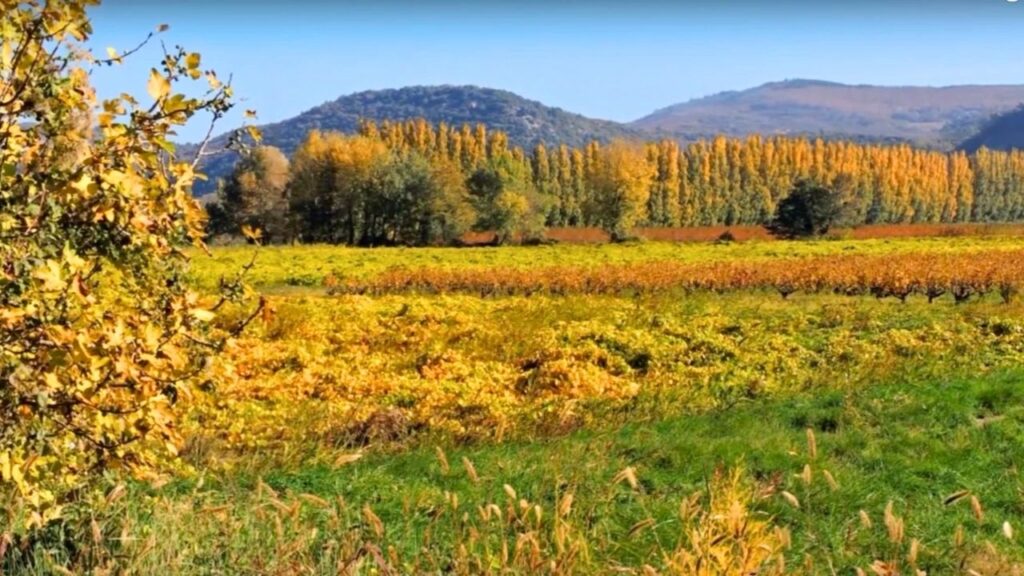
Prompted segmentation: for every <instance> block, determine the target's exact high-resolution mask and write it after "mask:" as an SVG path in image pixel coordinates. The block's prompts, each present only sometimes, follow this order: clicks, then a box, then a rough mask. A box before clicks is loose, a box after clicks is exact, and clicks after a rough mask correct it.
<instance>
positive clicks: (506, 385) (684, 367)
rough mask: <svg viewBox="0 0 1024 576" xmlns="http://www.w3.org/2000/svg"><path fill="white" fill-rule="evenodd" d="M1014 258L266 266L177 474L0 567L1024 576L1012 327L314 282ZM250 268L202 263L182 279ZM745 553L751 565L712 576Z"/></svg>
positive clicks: (397, 258) (467, 256) (390, 259)
mask: <svg viewBox="0 0 1024 576" xmlns="http://www.w3.org/2000/svg"><path fill="white" fill-rule="evenodd" d="M1020 246H1021V243H1020V241H1019V240H1013V239H1010V238H994V237H993V238H955V239H950V238H945V239H899V240H866V241H821V242H807V243H789V242H756V241H752V242H745V243H738V244H729V245H710V244H703V245H694V244H686V245H681V244H668V243H657V242H650V243H642V244H636V245H601V246H585V245H557V246H543V247H533V248H497V249H496V248H472V249H416V250H412V249H397V248H395V249H374V250H357V249H348V248H339V247H326V246H313V247H272V248H264V249H260V252H259V256H258V260H257V262H258V263H257V266H256V267H255V268H254V270H253V272H254V280H255V284H256V285H257V286H259V287H260V288H261V289H263V290H264V291H268V292H271V293H272V294H271V296H270V297H269V300H268V301H269V303H270V307H271V309H272V313H271V314H269V316H268V317H267V318H265V319H263V320H261V322H260V323H259V324H258V325H255V326H253V327H251V329H250V331H249V332H248V333H247V334H245V335H244V336H243V337H242V338H240V339H239V340H238V341H237V342H236V343H235V344H234V345H233V346H232V347H230V348H229V349H228V350H227V351H226V352H225V355H224V356H223V357H222V358H221V361H220V362H218V363H216V364H215V365H214V366H213V370H212V373H211V377H212V381H214V382H219V383H220V384H219V387H218V388H216V390H215V391H216V394H210V395H207V394H197V395H196V396H195V399H194V400H193V401H192V403H190V404H188V410H189V412H188V413H187V415H186V417H185V418H184V419H183V420H182V430H183V431H184V433H185V434H186V436H187V437H188V440H189V442H188V444H187V445H186V446H184V447H183V448H184V450H183V455H184V457H185V460H186V462H188V463H190V464H191V465H192V467H193V468H192V469H191V470H184V471H179V473H178V475H177V476H175V477H174V478H173V479H172V480H171V482H170V483H168V484H166V485H163V486H153V485H147V484H141V483H130V484H129V485H128V486H127V490H123V489H119V488H114V484H115V483H116V482H117V480H116V479H115V478H113V477H112V478H111V491H110V492H109V494H108V496H107V498H106V500H105V502H103V503H101V505H98V506H97V507H95V508H94V509H92V510H91V511H90V512H89V513H88V515H87V516H85V517H81V518H76V519H74V521H72V522H68V523H67V524H65V525H63V526H55V527H54V528H53V530H52V531H51V532H49V533H47V534H45V535H43V536H41V537H39V538H37V539H36V540H34V541H31V542H20V543H18V542H13V541H9V540H5V539H4V537H3V536H2V535H0V572H2V573H3V574H18V575H20V574H26V575H32V576H37V575H41V574H52V573H62V574H66V573H68V571H70V572H72V573H94V574H104V573H122V572H123V573H132V574H134V573H139V574H149V573H171V574H260V575H263V574H273V575H277V574H281V575H284V574H289V575H290V574H339V573H341V574H421V573H429V574H440V573H446V574H447V573H455V574H481V573H489V574H537V573H546V574H609V573H616V574H619V573H623V574H645V575H647V574H656V573H665V574H669V573H672V574H686V575H687V576H690V575H691V574H701V575H703V576H721V575H725V574H729V575H732V574H737V573H743V574H746V573H750V572H752V571H754V570H755V569H756V570H760V572H759V573H760V574H761V575H762V576H767V575H768V574H781V573H786V574H808V575H809V574H853V573H855V569H857V568H860V569H862V570H865V571H866V572H867V573H875V574H880V575H882V576H895V575H896V574H914V573H915V572H914V571H915V570H923V571H926V572H927V573H928V574H954V573H967V572H966V571H967V570H974V571H975V572H977V573H978V574H981V575H983V576H1004V575H1005V576H1015V575H1019V574H1020V573H1021V570H1024V553H1022V552H1021V547H1020V546H1019V542H1020V538H1021V537H1022V535H1024V481H1022V479H1021V478H1020V476H1019V470H1018V463H1019V462H1024V368H1022V367H1021V366H1022V365H1024V363H1022V358H1024V324H1022V320H1021V318H1024V303H1020V302H1016V303H1011V304H1002V303H1000V302H999V297H998V295H995V294H990V295H988V296H986V297H984V298H979V299H972V300H971V301H969V302H967V303H966V304H959V305H957V304H954V303H953V301H952V299H951V298H949V297H944V298H942V299H939V300H937V301H936V302H935V303H933V304H929V303H927V302H926V300H925V299H924V298H923V297H917V296H912V297H911V298H909V299H908V301H907V302H905V303H902V302H899V301H897V300H895V299H889V300H876V299H874V298H869V297H849V296H837V295H832V294H804V293H797V294H794V295H793V296H791V297H790V298H789V299H788V300H783V299H781V298H779V297H778V295H777V294H774V293H769V292H764V291H739V292H731V293H727V294H713V293H708V292H696V293H692V294H684V293H677V292H673V291H666V292H661V293H657V294H639V295H631V296H630V295H627V296H612V295H595V296H584V295H579V294H568V295H565V296H546V295H533V296H529V297H527V296H509V297H493V298H478V297H474V296H470V295H465V294H448V295H408V294H392V295H384V296H376V297H369V296H356V295H345V296H337V297H329V296H326V295H325V292H326V291H325V289H324V288H323V287H322V286H321V282H322V279H323V277H324V276H326V275H327V274H331V273H335V272H336V271H339V270H344V271H345V273H346V274H352V275H355V276H359V277H364V278H366V277H370V276H372V275H374V274H378V273H380V272H381V271H383V270H386V269H388V268H389V267H392V266H407V267H410V268H415V267H425V266H426V267H436V266H450V267H493V266H505V267H524V268H528V267H530V266H538V265H552V264H561V263H569V262H571V263H575V264H580V265H584V266H594V267H600V266H601V265H603V264H605V263H610V262H639V261H666V260H680V261H691V262H700V261H708V260H717V259H744V260H755V261H756V260H759V259H772V258H780V257H789V256H803V255H829V254H842V253H850V252H853V253H863V254H897V253H905V252H922V251H923V252H928V251H931V252H934V251H942V252H951V253H957V254H963V255H964V256H965V258H968V257H969V254H971V253H972V252H974V251H976V250H981V249H1003V248H1005V249H1014V248H1020ZM251 254H252V250H251V249H248V248H243V247H236V248H218V249H216V250H214V252H213V256H212V257H211V258H209V259H203V258H200V259H198V260H197V264H196V269H195V275H196V276H195V278H196V282H197V283H198V285H199V286H200V287H201V288H207V287H209V286H211V285H212V284H213V283H214V282H215V280H214V279H215V278H216V277H217V275H218V274H220V273H222V272H226V271H228V270H231V269H234V268H235V267H236V266H237V265H239V264H240V263H242V262H243V261H245V260H246V259H247V258H249V257H251ZM221 312H222V313H223V314H222V315H223V316H225V318H222V320H230V318H227V317H229V316H231V314H240V313H242V311H234V312H230V311H228V312H225V311H221ZM228 373H235V374H236V376H237V377H231V378H223V379H221V378H219V377H218V376H219V375H224V374H228ZM396 414H397V416H395V415H396ZM382 419H383V425H380V426H378V424H379V422H380V421H381V420H382ZM389 419H391V420H389ZM374 422H377V423H378V424H374V425H373V426H371V425H370V423H374ZM394 422H399V423H400V426H397V428H399V429H400V432H399V433H390V432H389V430H390V429H389V425H390V424H393V423H394ZM552 423H554V425H552ZM374 426H378V428H382V429H383V430H384V432H385V433H383V434H376V435H375V434H370V433H368V432H367V431H368V430H373V429H375V428H374ZM392 428H395V427H392ZM808 430H810V431H811V432H810V434H811V435H813V438H814V441H813V446H814V449H813V450H812V448H811V443H810V441H809V436H808V434H809V433H808ZM826 473H827V474H826ZM830 477H831V478H832V479H834V481H835V483H836V485H835V486H832V482H831V481H830V479H829V478H830ZM570 496H571V499H570ZM951 496H956V497H955V498H953V499H952V500H954V501H951V502H946V501H947V500H950V497H951ZM975 500H976V502H975ZM890 502H891V507H890V506H889V503H890ZM887 508H888V510H889V511H888V512H886V510H887ZM865 517H866V518H867V521H868V522H865V520H864V518H865ZM868 523H870V525H868ZM1004 523H1008V526H1009V528H1010V530H1007V529H1006V528H1004ZM960 527H962V533H963V536H962V537H959V538H958V537H956V536H955V535H956V534H957V532H958V530H960V529H961V528H960ZM1013 530H1016V532H1017V533H1016V534H1012V531H1013ZM753 551H759V552H757V553H758V554H762V555H763V556H764V558H760V557H759V559H758V560H757V566H755V567H754V568H751V565H745V566H744V568H743V569H742V570H740V569H739V568H737V566H738V565H739V564H737V563H736V562H733V561H730V562H732V563H730V564H729V565H728V566H729V567H727V568H721V567H720V568H707V567H708V566H711V565H712V564H709V563H713V562H714V561H716V560H715V559H716V558H718V559H721V558H726V557H728V558H735V556H736V555H737V554H741V555H742V554H747V555H750V554H752V553H753ZM702 554H703V556H702ZM780 555H781V558H782V559H784V562H785V569H784V570H783V569H781V568H780V564H778V561H779V557H780ZM694 558H699V559H700V560H701V562H704V564H702V566H704V567H705V568H704V571H703V572H699V571H697V570H696V569H694V568H693V566H694V565H693V564H692V563H690V564H687V563H686V562H688V561H690V560H693V559H694ZM762 560H763V562H762ZM876 562H884V563H885V565H880V564H875V563H876Z"/></svg>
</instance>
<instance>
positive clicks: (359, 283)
mask: <svg viewBox="0 0 1024 576" xmlns="http://www.w3.org/2000/svg"><path fill="white" fill-rule="evenodd" d="M1022 258H1024V252H1022V251H1021V250H988V251H979V252H977V253H974V254H971V255H970V257H969V258H967V257H965V256H964V255H963V254H956V255H952V254H942V253H934V252H930V253H911V254H894V255H885V256H878V255H870V256H869V255H863V256H860V255H850V256H847V255H835V256H818V257H809V258H801V259H787V258H778V259H772V260H768V261H757V260H749V261H723V262H711V263H701V264H687V263H681V262H651V263H632V264H621V265H612V266H602V267H582V266H571V265H563V266H549V267H531V268H529V269H521V268H509V267H505V268H482V269H481V268H476V269H471V268H392V269H390V270H388V271H386V272H384V273H382V274H379V275H377V276H375V277H372V278H370V279H366V280H348V281H344V280H339V279H337V278H334V277H329V278H327V279H326V281H325V283H326V284H327V286H328V289H329V290H330V291H332V292H334V293H358V294H392V293H402V292H418V293H431V294H433V293H448V292H457V293H468V294H477V295H480V296H507V295H531V294H555V295H564V294H628V293H649V292H658V291H666V290H681V291H695V290H700V291H711V292H726V291H734V290H774V291H776V292H778V293H779V294H781V295H782V296H783V297H788V296H789V295H790V294H793V293H795V292H805V293H821V292H834V293H837V294H845V295H850V296H854V295H873V296H876V297H879V298H885V297H895V298H898V299H900V300H905V299H906V298H907V297H909V296H911V295H915V294H917V295H922V296H925V297H927V298H928V300H929V301H931V300H934V299H936V298H938V297H940V296H943V295H946V294H950V295H952V296H953V298H954V299H955V300H956V301H957V302H963V301H966V300H967V299H969V298H971V297H972V296H983V295H985V294H988V293H990V292H998V293H999V294H1000V295H1001V297H1002V298H1003V300H1004V301H1007V302H1009V301H1010V300H1012V299H1013V298H1014V297H1015V296H1016V295H1017V293H1018V292H1019V291H1020V290H1021V288H1022V287H1024V270H1022V269H1021V267H1020V264H1019V263H1020V262H1021V261H1022V260H1021V259H1022Z"/></svg>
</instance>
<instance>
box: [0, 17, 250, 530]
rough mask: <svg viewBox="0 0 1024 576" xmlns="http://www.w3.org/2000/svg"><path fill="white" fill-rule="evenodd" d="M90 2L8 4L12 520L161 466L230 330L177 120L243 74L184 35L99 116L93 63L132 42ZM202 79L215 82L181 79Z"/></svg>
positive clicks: (2, 213) (5, 236)
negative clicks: (91, 40)
mask: <svg viewBox="0 0 1024 576" xmlns="http://www.w3.org/2000/svg"><path fill="white" fill-rule="evenodd" d="M91 4H93V3H92V2H89V1H86V0H51V1H49V2H45V3H20V4H13V5H11V4H5V9H4V13H3V15H2V16H0V44H2V45H3V47H4V48H5V49H6V48H9V47H14V54H17V55H18V56H17V57H15V58H4V59H0V77H2V78H4V83H3V84H2V86H0V167H2V170H0V238H2V240H0V382H2V383H3V384H2V386H0V502H3V504H2V507H0V515H2V516H6V517H2V516H0V523H3V524H4V525H5V526H7V527H8V530H11V531H13V532H15V533H16V534H24V533H27V532H29V531H32V530H34V529H36V528H39V527H41V526H44V525H46V524H47V523H48V522H49V521H51V520H53V519H55V518H58V517H60V516H61V513H62V508H66V506H67V505H68V504H76V503H81V502H86V501H88V498H89V495H90V489H91V488H92V487H93V486H95V485H96V481H97V480H98V479H99V478H101V477H102V476H103V475H104V474H110V473H119V472H126V473H130V474H132V475H134V476H136V477H140V478H145V477H149V476H152V475H154V474H155V473H156V472H157V471H158V470H159V469H160V468H161V465H162V464H163V463H164V462H165V461H166V459H167V457H168V456H171V455H173V454H174V453H175V451H176V449H177V445H178V436H177V433H176V430H175V426H174V420H175V418H174V412H173V410H172V405H173V404H174V402H175V400H176V399H178V398H179V397H181V396H183V395H187V394H188V388H187V385H188V383H189V382H190V381H191V380H192V379H193V378H194V377H196V376H197V375H198V374H199V373H200V372H202V371H203V369H204V367H205V365H206V360H207V358H208V357H209V356H210V355H211V353H213V352H215V351H216V350H217V349H218V342H219V341H220V340H219V339H220V335H218V333H216V331H215V330H214V329H213V328H212V327H211V325H210V323H209V320H211V319H212V318H213V316H214V314H215V312H216V311H217V309H218V308H219V306H220V304H218V303H212V302H211V303H206V304H205V305H204V303H202V302H201V301H200V300H199V299H198V298H197V297H196V295H195V294H193V293H192V292H191V291H190V290H189V289H188V288H187V286H186V283H185V282H184V278H185V274H186V273H187V266H188V258H187V256H186V255H185V253H184V251H183V250H182V248H183V247H184V246H186V245H189V244H194V245H198V246H201V245H202V243H201V237H202V229H203V216H202V214H203V212H202V209H201V208H200V207H199V206H198V204H197V203H196V202H195V200H193V198H192V195H191V184H192V181H193V178H194V173H193V169H194V168H195V165H196V161H192V162H186V161H180V160H178V159H176V158H175V157H174V154H173V150H174V148H173V146H172V145H171V144H170V142H169V141H168V137H169V135H171V134H173V132H172V130H173V128H174V127H175V126H178V125H181V124H184V123H186V122H187V121H188V120H189V119H190V118H192V117H193V116H194V115H195V114H196V113H198V112H201V111H206V112H210V113H212V116H213V118H214V120H216V119H217V118H219V117H221V115H223V113H224V112H226V111H227V110H228V109H229V108H230V106H231V104H230V100H229V99H230V96H231V88H230V87H229V86H227V85H224V84H221V83H220V81H218V80H217V77H216V76H215V75H214V74H213V72H205V73H203V72H201V71H200V68H199V66H200V56H199V54H196V53H188V52H185V51H184V50H183V49H181V48H178V49H177V51H174V52H170V53H168V54H167V55H166V57H165V59H164V60H163V62H162V69H161V70H157V69H156V68H154V69H152V70H151V72H150V75H149V82H148V85H147V91H148V93H149V100H150V101H148V102H145V103H140V102H137V101H136V100H135V99H134V98H132V97H130V96H125V95H122V96H120V97H118V98H115V99H112V100H107V101H104V102H102V104H101V106H100V107H99V110H100V113H99V114H98V115H96V116H95V125H94V122H93V117H94V116H93V115H94V113H95V112H96V109H97V106H96V101H95V93H94V91H93V89H92V87H91V86H90V84H89V78H90V74H89V69H90V68H91V67H95V66H102V65H113V64H115V63H119V62H120V61H121V59H122V58H124V57H125V56H127V54H120V55H119V54H116V53H112V54H111V55H110V58H109V59H107V60H99V59H96V58H95V57H93V56H92V55H91V54H90V53H89V52H88V51H87V49H86V47H85V43H86V41H87V39H88V36H89V33H90V31H91V25H90V22H89V19H88V17H87V16H86V13H85V8H86V6H87V5H91ZM150 37H152V34H150ZM5 52H6V50H5ZM204 78H205V79H204ZM189 79H190V80H193V81H199V82H202V83H204V84H206V86H205V87H204V89H203V90H199V91H197V90H191V92H193V93H196V92H199V93H201V95H199V96H197V97H187V96H185V95H182V94H175V93H173V92H172V86H173V85H174V83H176V82H178V81H181V80H189ZM225 286H227V285H225ZM232 286H234V285H233V284H232ZM232 292H233V293H234V294H239V293H240V291H239V290H237V289H233V290H232Z"/></svg>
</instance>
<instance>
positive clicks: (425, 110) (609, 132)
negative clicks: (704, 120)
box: [182, 86, 646, 193]
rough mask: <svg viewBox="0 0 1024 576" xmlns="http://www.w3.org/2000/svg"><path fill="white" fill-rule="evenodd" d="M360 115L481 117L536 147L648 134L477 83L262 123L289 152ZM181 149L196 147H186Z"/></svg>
mask: <svg viewBox="0 0 1024 576" xmlns="http://www.w3.org/2000/svg"><path fill="white" fill-rule="evenodd" d="M361 118H366V119H370V120H378V121H379V120H406V119H412V118H425V119H427V120H428V121H430V122H432V123H437V122H447V123H448V124H450V125H455V126H461V125H462V124H477V123H482V124H485V125H487V127H488V128H489V129H494V130H501V131H504V132H506V133H507V134H508V136H509V141H510V142H511V143H512V144H513V145H516V146H522V147H524V148H529V147H532V146H533V145H535V144H537V143H538V142H544V143H546V144H559V143H565V144H569V145H572V146H580V145H583V144H585V143H587V142H589V141H591V140H595V139H596V140H601V141H607V140H611V139H614V138H625V139H637V138H643V137H645V136H646V134H643V133H641V132H640V131H639V130H636V129H633V128H630V127H627V126H625V125H623V124H619V123H617V122H611V121H608V120H596V119H593V118H587V117H585V116H581V115H579V114H573V113H571V112H566V111H565V110H562V109H560V108H553V107H551V106H545V105H544V104H541V103H540V102H536V101H534V100H528V99H526V98H523V97H522V96H519V95H517V94H513V93H512V92H507V91H505V90H495V89H492V88H480V87H477V86H413V87H408V88H399V89H395V90H371V91H366V92H358V93H355V94H350V95H348V96H342V97H341V98H338V99H337V100H334V101H331V102H326V103H324V104H321V105H320V106H317V107H315V108H311V109H309V110H307V111H305V112H303V113H301V114H299V115H298V116H295V117H294V118H289V119H287V120H283V121H281V122H275V123H273V124H267V125H264V126H261V127H260V129H261V130H262V132H263V142H264V143H265V144H267V145H270V146H276V147H278V148H281V149H282V150H284V152H285V153H287V154H291V153H292V152H294V151H295V149H296V148H298V146H299V145H300V144H301V143H302V141H303V140H304V139H305V138H306V134H308V133H309V131H311V130H339V131H342V132H355V131H356V128H357V126H358V122H359V120H360V119H361ZM226 143H227V135H223V136H220V137H218V138H215V139H214V140H213V141H211V143H210V150H218V149H221V148H223V147H224V146H225V145H226ZM182 148H183V151H188V150H190V149H194V148H192V147H190V146H184V147H182ZM234 161H235V156H234V155H233V154H216V155H214V156H211V157H210V158H208V159H207V160H206V161H205V162H204V165H203V168H204V171H205V172H206V174H207V175H208V176H209V178H210V180H209V182H207V183H202V184H204V185H203V186H197V189H196V192H197V193H204V192H207V191H209V190H211V189H212V186H213V182H214V181H215V179H216V178H218V177H223V176H225V175H226V174H228V173H229V172H230V170H231V166H232V165H233V164H234Z"/></svg>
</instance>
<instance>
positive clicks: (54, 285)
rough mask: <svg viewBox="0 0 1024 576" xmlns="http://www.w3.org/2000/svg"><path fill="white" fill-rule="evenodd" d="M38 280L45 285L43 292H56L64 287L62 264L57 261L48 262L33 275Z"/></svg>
mask: <svg viewBox="0 0 1024 576" xmlns="http://www.w3.org/2000/svg"><path fill="white" fill-rule="evenodd" d="M32 275H33V276H34V277H35V278H36V280H40V281H42V283H43V290H46V291H50V292H55V291H57V290H60V289H61V288H63V287H64V279H63V278H62V274H61V269H60V263H59V262H57V261H56V260H47V261H46V264H44V265H42V266H40V267H39V268H37V269H36V271H35V273H33V274H32Z"/></svg>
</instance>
